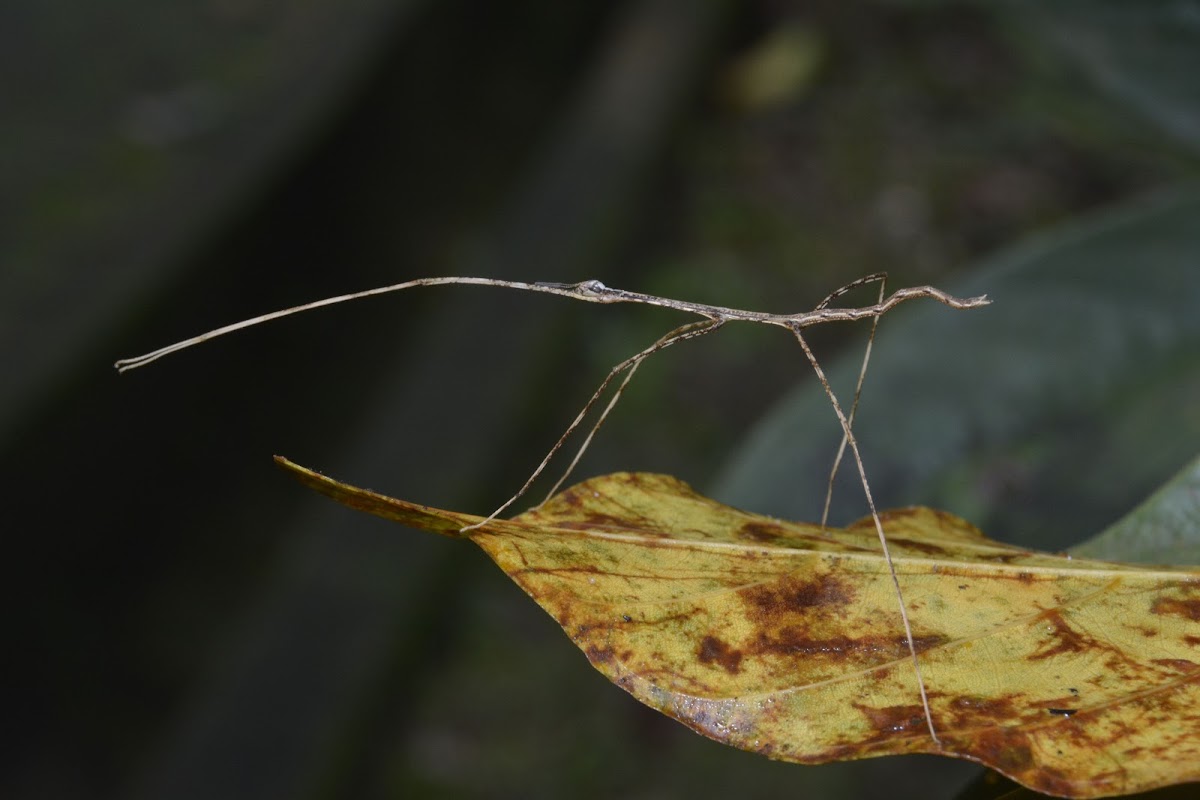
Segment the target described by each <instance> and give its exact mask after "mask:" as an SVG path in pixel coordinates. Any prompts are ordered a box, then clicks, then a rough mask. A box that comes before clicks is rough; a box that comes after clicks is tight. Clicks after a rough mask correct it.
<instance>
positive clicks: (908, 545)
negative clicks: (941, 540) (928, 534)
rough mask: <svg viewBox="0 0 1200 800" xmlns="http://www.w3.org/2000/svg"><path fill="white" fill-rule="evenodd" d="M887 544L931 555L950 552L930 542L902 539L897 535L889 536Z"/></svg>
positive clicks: (941, 554) (942, 554)
mask: <svg viewBox="0 0 1200 800" xmlns="http://www.w3.org/2000/svg"><path fill="white" fill-rule="evenodd" d="M888 544H890V545H894V546H896V547H903V548H905V549H907V550H913V551H915V552H918V553H925V554H926V555H931V556H944V555H948V554H949V553H950V551H949V550H947V549H946V548H944V547H942V546H941V545H936V544H933V543H932V542H919V541H917V540H916V539H902V538H900V537H897V536H889V537H888Z"/></svg>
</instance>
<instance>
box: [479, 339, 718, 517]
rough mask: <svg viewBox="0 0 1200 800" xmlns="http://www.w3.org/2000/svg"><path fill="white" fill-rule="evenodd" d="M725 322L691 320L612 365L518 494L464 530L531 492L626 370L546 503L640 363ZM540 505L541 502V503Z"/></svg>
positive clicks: (564, 478)
mask: <svg viewBox="0 0 1200 800" xmlns="http://www.w3.org/2000/svg"><path fill="white" fill-rule="evenodd" d="M723 324H725V323H724V321H723V320H715V319H705V320H700V321H699V322H689V323H688V324H687V325H681V326H680V327H678V328H676V329H675V330H673V331H671V332H670V333H668V334H667V335H665V336H663V337H662V338H661V339H659V340H658V341H656V342H655V343H654V344H652V345H650V346H649V347H647V348H646V349H645V350H642V351H641V352H639V353H637V354H635V355H632V356H630V357H629V358H627V359H625V360H624V361H622V362H621V363H620V364H617V365H616V366H615V367H613V368H612V370H610V371H609V373H608V375H607V376H605V378H604V380H603V381H601V382H600V386H599V387H598V388H597V389H596V391H595V392H593V393H592V396H591V398H589V399H588V401H587V403H585V404H584V406H583V408H581V409H580V410H579V413H578V414H576V415H575V419H574V420H572V422H571V424H570V425H568V426H567V429H566V430H565V431H563V434H562V436H559V437H558V441H556V442H555V443H554V446H553V447H551V448H550V451H549V452H548V453H546V457H545V458H543V459H542V462H541V463H540V464H538V465H537V469H535V470H534V471H533V473H532V474H531V475H530V476H529V478H528V479H527V480H526V481H525V484H524V485H523V486H522V487H521V488H520V489H518V490H517V493H516V494H514V495H513V496H512V497H510V498H508V500H506V501H505V502H504V505H502V506H500V507H499V508H497V509H496V510H495V511H493V512H492V513H491V514H489V515H488V516H487V518H486V519H484V520H482V521H481V522H477V523H475V524H474V525H468V526H467V527H465V528H463V529H462V530H463V531H464V532H465V531H469V530H473V529H475V528H478V527H481V526H483V525H486V524H487V523H489V522H491V521H492V520H494V519H495V518H496V517H498V516H500V515H501V514H503V513H504V511H505V510H506V509H507V508H508V507H509V506H511V505H512V504H513V503H515V502H517V500H519V499H520V498H521V497H522V496H523V495H524V494H525V493H526V492H527V491H529V487H530V486H532V485H533V482H534V481H535V480H537V479H538V476H539V475H541V474H542V472H543V471H545V469H546V467H547V466H548V465H549V464H550V461H551V459H553V458H554V456H555V455H556V454H557V453H558V451H559V450H560V449H562V446H563V444H565V443H566V441H567V439H569V438H570V436H571V434H572V433H574V432H575V431H576V430H578V429H579V426H580V425H582V424H583V420H584V419H585V418H586V417H587V415H588V412H589V411H591V410H592V408H593V407H594V406H595V405H596V402H597V401H598V400H599V399H600V398H601V397H602V396H603V395H604V390H605V389H607V388H608V385H609V384H610V383H612V381H613V378H615V377H617V376H618V375H620V374H621V373H622V372H625V373H626V374H625V379H624V380H623V381H621V384H620V385H619V386H618V387H617V390H616V392H614V393H613V396H612V399H611V400H609V401H608V405H607V406H605V408H604V411H603V413H601V414H600V419H598V420H597V421H596V424H595V425H593V426H592V429H591V430H590V431H588V435H587V438H585V439H584V440H583V444H582V445H580V447H579V450H578V451H577V452H576V453H575V457H574V458H572V459H571V463H570V464H569V465H568V466H567V469H566V471H565V472H564V473H563V475H562V477H561V478H559V479H558V481H557V482H556V483H555V484H554V486H552V487H551V488H550V491H549V493H547V495H546V499H545V500H542V503H545V502H546V500H549V499H550V498H551V497H553V496H554V493H555V492H556V491H558V487H560V486H562V484H563V482H564V481H565V480H566V479H567V478H568V477H570V475H571V473H572V472H573V471H574V470H575V465H576V464H578V463H579V459H581V458H582V457H583V454H584V451H586V450H587V448H588V445H589V444H591V442H592V437H593V436H595V435H596V431H598V430H600V426H601V425H603V424H604V420H605V419H606V418H607V417H608V414H609V412H610V411H612V410H613V406H615V405H616V404H617V400H619V399H620V398H621V393H622V392H624V391H625V387H626V386H628V385H629V381H630V379H632V378H633V374H634V373H635V372H637V368H638V365H640V364H641V363H642V362H643V361H645V360H646V359H647V358H649V357H650V356H652V355H654V354H655V353H657V352H658V351H660V350H664V349H666V348H668V347H670V346H671V345H673V344H675V343H676V342H682V341H684V340H685V339H695V338H697V337H699V336H703V335H705V334H706V333H712V332H713V331H715V330H716V329H717V328H719V327H721V326H722V325H723ZM626 370H628V372H626ZM538 505H541V503H539V504H538Z"/></svg>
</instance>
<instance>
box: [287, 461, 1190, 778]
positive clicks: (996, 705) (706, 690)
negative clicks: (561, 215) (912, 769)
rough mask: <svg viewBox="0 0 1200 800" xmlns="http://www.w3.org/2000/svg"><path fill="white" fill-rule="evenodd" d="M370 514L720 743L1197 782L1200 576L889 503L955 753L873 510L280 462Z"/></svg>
mask: <svg viewBox="0 0 1200 800" xmlns="http://www.w3.org/2000/svg"><path fill="white" fill-rule="evenodd" d="M279 462H280V464H281V465H283V466H284V467H286V468H288V469H289V470H291V471H292V472H293V473H294V474H295V475H296V476H297V477H298V478H299V479H300V480H301V481H302V482H304V483H305V484H307V485H308V486H310V487H312V488H314V489H316V490H317V491H320V492H322V493H324V494H326V495H329V496H330V497H333V498H334V499H336V500H338V501H340V502H342V503H345V504H346V505H349V506H351V507H353V508H356V509H359V510H362V511H367V512H370V513H372V514H377V515H379V516H382V517H386V518H388V519H393V520H396V521H397V522H401V523H403V524H405V525H409V526H413V527H418V528H424V529H427V530H430V531H434V532H436V533H441V534H446V535H450V536H464V537H468V538H470V539H472V540H473V541H474V542H475V543H476V544H478V545H479V546H480V547H482V548H483V549H484V550H485V551H486V552H487V553H488V555H490V556H491V557H492V559H494V560H495V562H496V563H497V564H498V565H499V566H500V568H501V569H503V570H504V571H505V572H506V573H508V575H509V576H510V577H511V578H512V579H513V580H514V581H516V582H517V584H518V585H520V586H521V588H522V589H524V590H525V591H526V592H527V593H528V594H529V595H530V596H531V597H532V598H533V599H534V600H536V601H537V602H538V603H539V604H540V605H541V606H542V607H543V608H545V609H546V610H547V611H548V612H549V613H550V614H551V615H552V616H553V617H554V618H555V619H556V620H557V621H558V622H559V624H561V625H562V627H563V629H564V630H565V631H566V632H567V634H568V635H569V636H570V637H571V639H572V640H573V641H574V642H575V644H576V645H578V647H579V648H580V649H581V650H583V651H584V653H586V654H587V657H588V659H589V660H590V661H591V663H592V664H593V665H594V666H595V667H596V668H597V669H598V670H600V671H601V672H602V673H603V674H604V675H605V676H607V677H608V678H609V679H610V680H612V681H613V682H614V683H616V684H617V685H618V686H620V687H621V688H623V689H625V690H626V691H628V692H629V693H630V694H632V695H633V696H634V697H636V698H637V699H638V700H640V701H642V702H643V703H645V704H647V705H649V706H651V707H653V708H655V709H658V710H659V711H662V712H663V713H665V714H667V715H669V716H672V717H674V718H675V719H677V720H679V721H680V722H682V723H684V724H685V725H687V726H688V727H690V728H692V729H693V730H695V731H698V732H699V733H702V734H704V735H705V736H708V737H711V738H713V739H716V740H717V741H720V742H724V743H726V744H730V745H733V746H734V747H739V748H742V749H744V750H752V751H755V752H759V753H762V754H763V755H766V756H769V757H770V758H775V759H782V760H786V761H796V762H801V763H809V764H814V763H820V762H825V761H834V760H844V759H855V758H867V757H871V756H880V755H892V754H898V753H936V754H939V755H945V756H953V757H956V758H965V759H970V760H973V761H978V762H980V763H982V764H986V765H987V766H989V767H992V768H993V769H996V770H998V771H1000V772H1002V773H1004V774H1005V775H1008V776H1009V777H1011V778H1012V779H1014V780H1016V781H1018V782H1020V783H1021V784H1024V785H1025V786H1028V787H1030V788H1032V789H1036V790H1039V791H1042V792H1046V793H1048V794H1056V795H1061V796H1064V797H1100V796H1108V795H1116V794H1128V793H1133V792H1137V791H1143V790H1146V789H1150V788H1154V787H1157V786H1163V785H1168V784H1175V783H1181V782H1186V781H1197V780H1200V572H1197V571H1195V570H1193V569H1186V568H1177V569H1158V568H1145V567H1137V566H1125V565H1118V564H1111V563H1107V562H1102V561H1089V560H1083V559H1070V558H1067V557H1062V556H1053V555H1047V554H1042V553H1036V552H1031V551H1027V550H1022V549H1019V548H1015V547H1010V546H1008V545H1004V544H1000V543H998V542H993V541H991V540H989V539H987V538H985V537H984V536H983V535H982V534H980V533H979V531H977V530H976V529H975V528H974V527H972V526H971V525H970V524H969V523H967V522H965V521H963V520H961V519H959V518H958V517H955V516H953V515H950V514H947V513H944V512H941V511H935V510H932V509H928V508H908V509H900V510H895V511H889V512H885V513H884V514H882V515H881V516H882V518H883V524H884V528H885V530H886V532H887V535H888V541H889V544H890V546H891V550H892V557H893V560H894V562H895V566H896V570H897V573H898V574H899V578H900V581H901V584H902V585H903V588H904V596H905V598H906V600H907V603H908V612H909V616H910V619H911V620H912V625H913V634H914V639H915V642H916V645H917V649H918V652H919V654H920V661H921V667H922V671H923V673H924V676H925V683H926V686H927V687H928V690H929V701H930V705H931V708H932V713H933V720H934V723H935V725H936V727H937V730H938V735H939V737H940V738H941V745H940V746H939V745H938V744H937V743H936V742H934V741H933V739H932V738H931V737H930V734H929V731H928V729H927V728H926V725H925V720H924V717H923V711H922V707H921V703H920V700H919V696H918V691H917V684H916V679H915V677H914V672H913V665H912V661H911V659H910V657H909V654H908V648H907V643H906V640H905V637H904V634H903V630H902V628H901V624H900V615H899V610H898V608H897V606H896V595H895V592H894V589H893V587H892V585H891V582H890V577H889V575H888V570H887V565H886V563H885V562H884V560H883V557H882V555H881V554H880V552H879V543H878V540H877V538H876V533H875V530H874V527H873V525H872V523H871V521H870V520H869V519H867V520H864V521H863V522H860V523H856V524H854V525H851V526H849V527H847V528H844V529H833V528H827V529H822V528H820V527H819V526H816V525H811V524H805V523H797V522H783V521H780V520H775V519H771V518H769V517H763V516H759V515H756V514H751V513H747V512H745V511H739V510H737V509H734V508H730V507H728V506H724V505H721V504H720V503H717V502H716V501H714V500H710V499H708V498H705V497H702V496H700V495H698V494H696V493H695V492H694V491H692V490H691V488H689V487H688V486H687V485H686V484H684V483H682V482H680V481H679V480H676V479H675V478H671V477H669V476H664V475H653V474H645V473H618V474H615V475H609V476H606V477H602V478H595V479H593V480H589V481H586V482H584V483H581V484H579V485H577V486H575V487H573V488H571V489H568V490H567V491H564V492H562V493H561V494H558V495H556V496H555V497H553V498H551V499H550V500H549V501H548V502H546V503H545V504H544V505H543V506H541V507H540V508H538V509H535V510H532V511H527V512H525V513H524V514H521V515H519V516H517V517H515V518H513V519H511V520H494V521H492V522H489V523H488V524H487V525H485V526H483V527H481V528H478V529H475V530H471V531H468V532H466V533H460V529H461V528H463V527H465V526H468V525H472V524H475V523H477V522H479V521H480V519H481V518H480V517H476V516H472V515H470V514H461V513H457V512H452V511H442V510H439V509H434V508H428V507H426V506H420V505H416V504H413V503H406V502H403V501H400V500H394V499H392V498H389V497H384V496H383V495H379V494H375V493H373V492H369V491H366V490H363V489H357V488H354V487H351V486H347V485H345V484H341V483H338V482H336V481H333V480H330V479H328V478H325V477H323V476H321V475H318V474H317V473H314V472H311V471H309V470H306V469H304V468H303V467H299V466H297V465H295V464H292V463H290V462H288V461H286V460H284V459H279Z"/></svg>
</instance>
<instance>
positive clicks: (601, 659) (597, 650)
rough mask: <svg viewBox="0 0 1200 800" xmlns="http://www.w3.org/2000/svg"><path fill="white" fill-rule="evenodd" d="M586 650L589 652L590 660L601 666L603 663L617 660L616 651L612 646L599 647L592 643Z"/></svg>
mask: <svg viewBox="0 0 1200 800" xmlns="http://www.w3.org/2000/svg"><path fill="white" fill-rule="evenodd" d="M584 652H585V653H586V654H587V657H588V661H590V662H592V663H593V664H595V665H596V666H600V665H601V664H612V663H614V662H615V661H616V660H617V659H616V653H614V652H613V649H612V648H611V647H597V646H596V645H591V646H589V647H588V648H587V649H586V650H585V651H584Z"/></svg>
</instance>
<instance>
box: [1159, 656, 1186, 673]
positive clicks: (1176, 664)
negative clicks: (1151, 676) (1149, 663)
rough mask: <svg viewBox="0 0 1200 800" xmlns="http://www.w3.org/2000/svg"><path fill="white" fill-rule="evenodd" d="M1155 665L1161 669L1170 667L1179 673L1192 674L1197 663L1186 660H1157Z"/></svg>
mask: <svg viewBox="0 0 1200 800" xmlns="http://www.w3.org/2000/svg"><path fill="white" fill-rule="evenodd" d="M1153 663H1155V664H1158V665H1159V666H1160V667H1170V668H1171V669H1173V670H1177V671H1179V672H1191V671H1192V670H1194V669H1196V666H1197V665H1196V662H1194V661H1188V660H1187V659H1186V658H1156V659H1154V661H1153Z"/></svg>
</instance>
